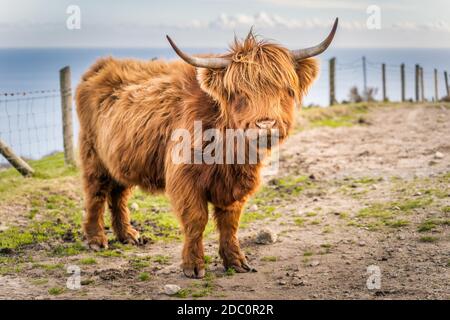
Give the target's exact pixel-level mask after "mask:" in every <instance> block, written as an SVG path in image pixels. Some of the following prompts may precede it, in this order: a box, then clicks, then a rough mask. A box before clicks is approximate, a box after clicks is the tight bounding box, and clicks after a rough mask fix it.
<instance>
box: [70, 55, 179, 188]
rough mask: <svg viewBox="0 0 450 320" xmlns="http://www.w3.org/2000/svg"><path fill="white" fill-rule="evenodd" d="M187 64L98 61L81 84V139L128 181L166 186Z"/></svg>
mask: <svg viewBox="0 0 450 320" xmlns="http://www.w3.org/2000/svg"><path fill="white" fill-rule="evenodd" d="M185 71H186V70H185V68H184V66H182V65H181V64H178V63H170V64H169V63H166V62H162V61H148V62H147V61H137V60H116V59H113V58H105V59H101V60H99V61H97V62H96V63H95V64H94V65H93V66H92V67H91V68H90V69H89V70H88V71H87V72H86V73H85V74H84V75H83V77H82V82H81V83H80V85H79V86H78V88H77V94H76V100H77V113H78V118H79V121H80V143H84V144H87V145H88V146H89V147H90V148H92V152H94V153H95V154H96V156H97V157H98V158H99V160H100V161H101V162H102V164H103V165H104V167H105V168H106V169H107V170H108V172H109V174H110V175H111V176H112V177H113V178H114V179H115V180H117V181H119V182H121V183H123V184H125V185H140V186H141V187H143V188H145V189H147V190H150V191H154V190H158V189H163V188H164V185H165V182H164V171H165V170H164V160H165V156H166V151H167V150H166V147H167V143H168V141H169V139H170V134H171V132H172V130H173V128H174V126H176V122H177V121H178V119H179V117H180V112H179V111H180V110H179V107H180V106H179V104H180V94H181V92H182V90H183V85H184V84H183V81H180V77H181V78H182V77H183V76H184V72H185Z"/></svg>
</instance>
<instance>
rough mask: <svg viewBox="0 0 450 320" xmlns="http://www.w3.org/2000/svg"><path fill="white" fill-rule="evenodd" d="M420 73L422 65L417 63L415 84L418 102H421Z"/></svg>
mask: <svg viewBox="0 0 450 320" xmlns="http://www.w3.org/2000/svg"><path fill="white" fill-rule="evenodd" d="M419 73H420V67H419V65H418V64H416V72H415V80H416V81H415V85H416V102H419V98H420V97H419Z"/></svg>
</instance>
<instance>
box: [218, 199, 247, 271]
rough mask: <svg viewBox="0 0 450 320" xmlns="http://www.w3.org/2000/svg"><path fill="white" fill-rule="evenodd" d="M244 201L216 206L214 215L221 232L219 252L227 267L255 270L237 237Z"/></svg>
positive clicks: (238, 269)
mask: <svg viewBox="0 0 450 320" xmlns="http://www.w3.org/2000/svg"><path fill="white" fill-rule="evenodd" d="M243 205H244V202H243V201H242V202H238V201H237V202H235V203H233V204H232V205H230V206H227V207H217V206H216V207H215V211H214V216H215V219H216V222H217V228H218V229H219V232H220V243H219V254H220V256H221V258H222V260H223V266H224V267H225V269H228V268H233V269H234V270H236V272H249V271H252V270H254V269H253V268H252V267H251V266H250V265H249V264H248V262H247V259H246V258H245V255H244V254H243V253H242V251H241V248H240V246H239V240H238V237H237V230H238V227H239V219H240V216H241V212H242V208H243Z"/></svg>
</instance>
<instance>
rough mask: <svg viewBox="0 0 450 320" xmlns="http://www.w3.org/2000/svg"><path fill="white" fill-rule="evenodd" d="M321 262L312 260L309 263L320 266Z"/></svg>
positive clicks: (312, 265)
mask: <svg viewBox="0 0 450 320" xmlns="http://www.w3.org/2000/svg"><path fill="white" fill-rule="evenodd" d="M319 264H320V262H319V261H317V260H313V261H311V262H310V263H309V265H310V266H311V267H316V266H318V265H319Z"/></svg>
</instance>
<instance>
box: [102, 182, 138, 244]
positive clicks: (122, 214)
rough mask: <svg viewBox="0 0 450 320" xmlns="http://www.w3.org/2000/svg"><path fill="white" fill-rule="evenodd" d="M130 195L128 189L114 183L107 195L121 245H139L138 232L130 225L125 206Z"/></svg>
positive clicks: (115, 232)
mask: <svg viewBox="0 0 450 320" xmlns="http://www.w3.org/2000/svg"><path fill="white" fill-rule="evenodd" d="M130 195H131V188H130V187H125V186H122V185H120V184H118V183H116V182H114V183H113V184H112V186H111V189H110V192H109V195H108V206H109V209H110V211H111V221H112V227H113V230H114V234H115V235H116V237H117V239H118V240H119V241H120V242H123V243H130V244H139V232H138V231H136V230H135V229H134V228H133V227H132V226H131V224H130V212H129V210H128V206H127V203H128V198H129V197H130Z"/></svg>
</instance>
